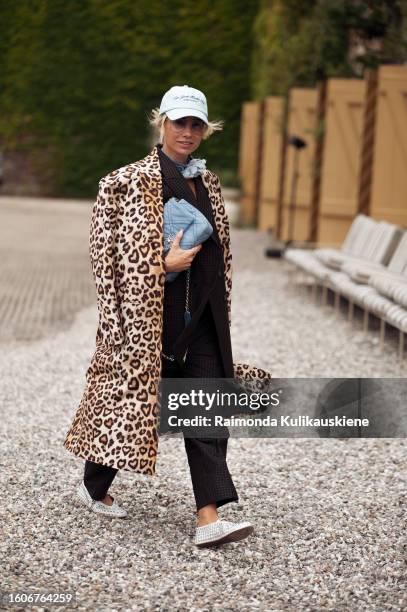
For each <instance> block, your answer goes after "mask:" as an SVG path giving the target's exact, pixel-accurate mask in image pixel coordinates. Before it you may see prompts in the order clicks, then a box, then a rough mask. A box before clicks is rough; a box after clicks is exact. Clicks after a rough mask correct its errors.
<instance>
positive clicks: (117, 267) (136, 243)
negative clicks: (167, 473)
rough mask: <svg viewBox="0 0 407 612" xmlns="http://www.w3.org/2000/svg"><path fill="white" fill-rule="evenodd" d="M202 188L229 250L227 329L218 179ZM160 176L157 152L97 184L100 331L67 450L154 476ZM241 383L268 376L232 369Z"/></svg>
mask: <svg viewBox="0 0 407 612" xmlns="http://www.w3.org/2000/svg"><path fill="white" fill-rule="evenodd" d="M202 180H203V183H204V185H205V187H206V189H207V190H208V194H209V197H210V200H211V203H212V206H213V213H214V220H215V223H216V227H217V229H218V233H219V238H220V241H221V243H222V246H223V255H224V263H225V275H226V278H225V284H226V293H227V307H228V314H229V324H230V322H231V289H232V256H231V252H230V236H229V222H228V218H227V215H226V210H225V204H224V200H223V197H222V192H221V186H220V182H219V178H218V177H217V176H216V174H214V173H213V172H211V171H210V170H206V171H205V172H204V174H203V175H202ZM163 209H164V203H163V197H162V175H161V168H160V162H159V157H158V151H157V147H154V148H153V150H152V151H151V152H150V153H149V154H148V155H147V156H146V157H144V158H143V159H141V160H139V161H136V162H134V163H131V164H128V165H126V166H123V167H121V168H119V169H117V170H114V171H112V172H110V173H109V174H107V175H106V176H105V177H103V178H102V179H101V180H100V182H99V193H98V196H97V199H96V201H95V203H94V206H93V210H92V218H91V225H90V241H89V246H90V259H91V265H92V272H93V277H94V281H95V284H96V289H97V304H98V312H99V324H98V329H97V333H96V350H95V352H94V354H93V356H92V358H91V362H90V365H89V368H88V369H87V372H86V387H85V390H84V394H83V397H82V400H81V402H80V404H79V406H78V408H77V411H76V414H75V416H74V418H73V422H72V424H71V427H70V429H69V431H68V433H67V435H66V439H65V441H64V443H63V446H64V447H65V448H66V449H67V450H68V451H70V452H72V453H73V454H74V455H76V456H77V457H81V458H83V459H88V460H90V461H94V462H96V463H101V464H103V465H106V466H110V467H114V468H117V469H122V470H128V471H133V472H138V473H142V474H149V475H153V474H155V470H156V459H157V448H158V435H157V429H158V427H157V425H158V417H159V414H158V412H159V411H158V406H157V390H158V388H157V387H158V385H157V381H158V380H159V377H160V375H161V348H162V341H161V335H162V322H163V296H164V281H165V270H164V248H163V244H164V242H163ZM233 365H234V372H235V377H236V380H237V381H238V382H240V383H242V382H243V383H244V384H245V385H246V387H248V388H249V389H253V390H259V389H261V387H262V383H263V382H264V381H269V380H270V379H271V375H270V374H269V373H268V372H266V371H265V370H262V369H261V368H257V367H255V366H250V365H248V364H243V363H234V364H233Z"/></svg>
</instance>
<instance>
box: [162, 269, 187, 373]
mask: <svg viewBox="0 0 407 612" xmlns="http://www.w3.org/2000/svg"><path fill="white" fill-rule="evenodd" d="M190 276H191V268H188V270H187V273H186V290H185V312H184V324H185V325H184V326H185V327H186V326H187V325H188V323H189V322H190V321H191V312H190V310H189V280H190ZM187 353H188V347H187V349H186V351H185V355H184V361H185V359H186V356H187ZM161 355H162V356H163V357H165V358H166V359H169V360H170V361H174V360H175V357H174V355H166V354H165V353H163V351H161Z"/></svg>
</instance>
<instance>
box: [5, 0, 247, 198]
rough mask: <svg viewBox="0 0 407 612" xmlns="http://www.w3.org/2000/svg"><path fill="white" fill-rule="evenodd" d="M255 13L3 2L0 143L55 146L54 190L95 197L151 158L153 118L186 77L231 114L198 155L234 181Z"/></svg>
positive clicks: (75, 1)
mask: <svg viewBox="0 0 407 612" xmlns="http://www.w3.org/2000/svg"><path fill="white" fill-rule="evenodd" d="M257 10H258V2H257V0H255V1H254V0H253V1H247V0H245V1H243V0H221V1H219V2H212V1H211V0H195V1H194V2H187V1H185V0H172V1H171V2H163V1H162V0H110V1H107V2H106V1H105V0H69V1H68V2H67V1H66V0H14V1H13V2H11V3H10V2H7V0H2V2H0V23H1V25H0V139H1V142H2V147H3V148H4V149H5V150H10V149H13V148H17V149H18V148H20V149H21V148H22V147H26V148H27V149H29V150H30V151H32V152H33V155H34V156H35V154H36V152H37V153H38V158H39V159H40V158H41V157H42V158H44V155H43V154H44V151H48V155H47V157H46V158H45V159H46V164H45V165H46V166H47V168H45V167H44V168H43V171H44V172H45V171H48V172H49V173H50V176H51V175H52V178H53V180H54V181H55V190H56V192H57V194H58V195H61V196H62V195H64V196H81V197H88V196H89V197H90V196H93V195H94V193H95V188H96V187H95V186H96V185H97V181H98V180H99V178H100V177H101V176H103V175H104V174H106V173H107V172H109V171H110V170H112V169H114V168H118V167H120V166H122V165H124V164H127V163H130V162H132V161H135V160H137V159H140V158H141V157H143V156H144V155H146V153H147V152H148V151H149V150H150V145H151V143H154V142H155V141H154V140H152V135H151V130H150V128H149V126H148V124H147V113H148V112H149V111H150V110H151V109H152V108H153V107H155V106H158V105H159V103H160V100H161V97H162V94H163V93H164V92H165V91H166V90H167V89H168V88H169V87H171V86H172V85H184V84H188V85H190V86H192V87H196V88H198V89H202V90H203V91H204V92H205V94H206V96H207V99H208V106H209V115H210V118H211V119H224V120H225V127H224V130H223V132H218V133H216V134H214V135H213V136H212V137H211V138H210V139H208V141H206V142H203V143H202V145H201V146H200V148H199V155H200V156H202V157H207V158H208V164H209V166H210V167H211V168H212V169H214V170H215V171H217V172H220V173H222V172H223V174H224V176H232V177H233V176H235V172H236V168H237V155H238V142H239V129H240V126H239V121H240V109H241V103H242V101H244V100H246V99H250V97H251V91H250V58H251V53H252V34H251V30H252V23H253V20H254V18H255V15H256V13H257Z"/></svg>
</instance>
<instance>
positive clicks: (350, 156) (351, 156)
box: [318, 79, 366, 244]
mask: <svg viewBox="0 0 407 612" xmlns="http://www.w3.org/2000/svg"><path fill="white" fill-rule="evenodd" d="M365 91H366V84H365V81H363V80H362V79H329V81H328V83H327V102H326V111H325V141H324V156H323V160H322V167H321V172H322V176H321V196H320V202H319V220H318V241H319V242H321V243H323V244H326V243H332V244H336V243H339V244H340V243H341V242H342V241H343V238H344V237H345V235H346V232H347V230H348V229H349V226H350V224H351V223H352V220H353V218H354V216H355V215H356V214H357V209H358V188H359V181H358V179H359V167H360V157H361V143H362V130H363V109H364V100H365Z"/></svg>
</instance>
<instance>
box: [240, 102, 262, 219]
mask: <svg viewBox="0 0 407 612" xmlns="http://www.w3.org/2000/svg"><path fill="white" fill-rule="evenodd" d="M260 111H261V102H244V103H243V105H242V111H241V126H240V152H239V178H240V184H241V198H240V220H241V221H242V222H243V223H244V224H253V223H255V222H256V197H257V193H256V190H257V171H258V164H259V135H260V130H259V127H260V126H259V121H260Z"/></svg>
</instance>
